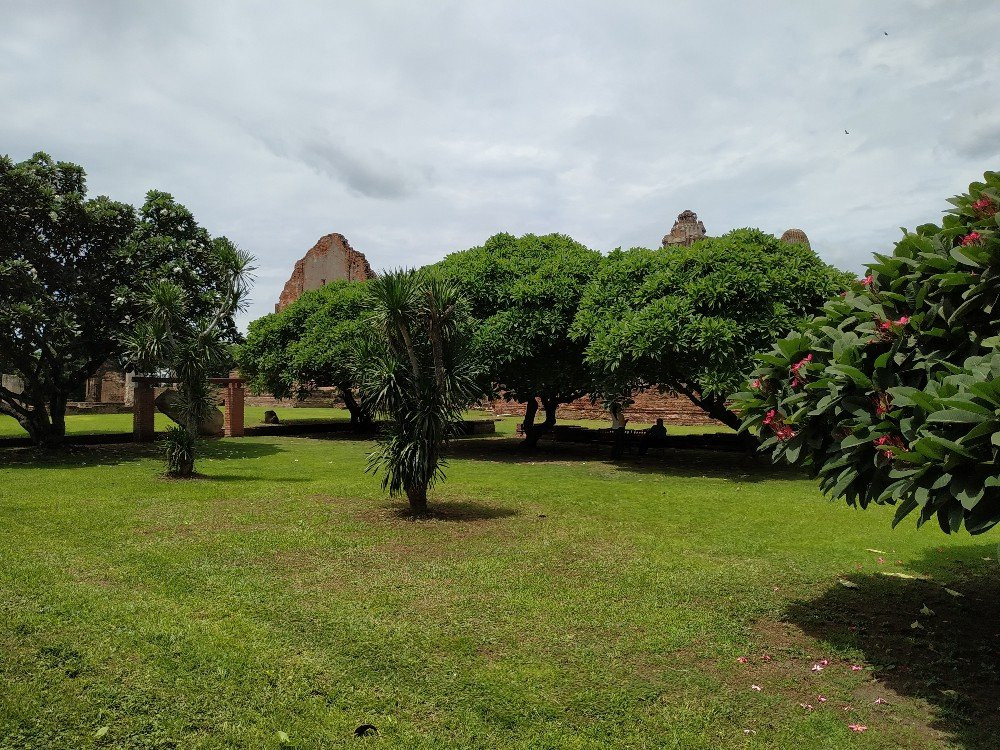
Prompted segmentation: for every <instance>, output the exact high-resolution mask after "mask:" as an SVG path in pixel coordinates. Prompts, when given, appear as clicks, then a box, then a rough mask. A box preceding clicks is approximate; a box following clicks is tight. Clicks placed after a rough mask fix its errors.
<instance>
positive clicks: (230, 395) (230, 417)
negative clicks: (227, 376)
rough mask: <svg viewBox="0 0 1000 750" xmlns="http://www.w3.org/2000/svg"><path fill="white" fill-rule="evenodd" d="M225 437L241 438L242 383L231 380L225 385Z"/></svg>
mask: <svg viewBox="0 0 1000 750" xmlns="http://www.w3.org/2000/svg"><path fill="white" fill-rule="evenodd" d="M223 433H224V434H225V436H226V437H243V381H242V380H240V379H238V378H232V379H231V380H230V381H229V382H228V383H227V384H226V420H225V423H224V425H223Z"/></svg>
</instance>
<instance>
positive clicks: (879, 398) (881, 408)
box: [872, 392, 892, 417]
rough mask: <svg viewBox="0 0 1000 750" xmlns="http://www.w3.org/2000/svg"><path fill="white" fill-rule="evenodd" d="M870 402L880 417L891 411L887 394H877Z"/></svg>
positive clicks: (890, 402) (890, 400) (890, 403)
mask: <svg viewBox="0 0 1000 750" xmlns="http://www.w3.org/2000/svg"><path fill="white" fill-rule="evenodd" d="M872 402H873V403H874V404H875V413H876V414H878V415H879V416H880V417H882V416H885V415H886V414H888V413H889V412H890V411H892V399H890V398H889V394H888V393H883V392H879V393H878V394H876V395H875V396H873V397H872Z"/></svg>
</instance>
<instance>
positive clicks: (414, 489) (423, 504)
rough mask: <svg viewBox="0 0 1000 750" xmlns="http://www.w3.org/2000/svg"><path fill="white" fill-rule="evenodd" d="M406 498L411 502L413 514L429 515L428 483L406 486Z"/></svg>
mask: <svg viewBox="0 0 1000 750" xmlns="http://www.w3.org/2000/svg"><path fill="white" fill-rule="evenodd" d="M406 499H407V500H409V502H410V512H412V513H413V515H415V516H426V515H427V485H416V484H414V485H410V486H409V487H407V488H406Z"/></svg>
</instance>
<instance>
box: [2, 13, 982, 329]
mask: <svg viewBox="0 0 1000 750" xmlns="http://www.w3.org/2000/svg"><path fill="white" fill-rule="evenodd" d="M827 6H829V7H827ZM0 17H2V18H3V19H4V25H5V33H4V34H3V35H2V36H0V100H2V101H3V102H4V103H5V105H6V106H4V107H0V151H2V152H6V153H9V154H10V155H11V156H12V157H14V158H18V159H20V158H25V157H26V156H28V155H29V154H30V153H31V152H33V151H35V150H38V149H44V150H47V151H49V152H51V153H52V154H53V155H55V156H57V157H59V158H64V159H70V160H73V161H77V162H79V163H81V164H83V165H84V166H85V167H86V169H87V171H88V174H89V176H90V185H91V189H92V190H93V191H94V192H103V193H107V194H110V195H113V196H115V197H117V198H120V199H123V200H130V201H133V202H138V201H140V200H141V199H142V196H143V194H144V193H145V191H146V190H148V189H150V188H159V189H164V190H167V191H169V192H171V193H173V194H174V195H175V196H176V197H177V198H178V199H179V200H181V201H183V202H184V203H185V204H187V205H188V206H189V208H191V210H192V211H194V213H195V215H196V216H197V217H198V218H199V220H200V221H201V222H202V223H203V224H204V225H205V226H207V227H208V228H210V230H211V231H213V232H214V233H217V234H226V235H227V236H229V237H231V238H232V239H234V240H235V241H236V242H237V243H238V244H240V245H241V246H243V247H245V248H247V249H249V250H251V251H252V252H254V253H255V254H256V255H257V256H258V258H259V263H258V265H260V266H261V268H262V269H265V271H263V272H262V273H260V274H259V277H258V281H257V285H256V288H255V292H254V307H253V308H252V310H251V312H250V315H249V317H251V318H252V317H256V316H257V315H260V314H263V313H264V312H267V311H268V310H270V309H272V306H273V304H274V301H275V299H276V298H277V295H278V292H279V291H280V288H281V285H282V283H283V281H284V276H285V275H286V274H287V273H289V272H290V270H291V266H292V263H293V262H294V261H295V260H296V259H297V258H298V257H300V256H301V255H302V253H303V252H304V251H305V250H306V249H307V248H308V247H310V246H311V245H312V244H313V243H314V242H315V240H316V238H317V237H319V236H320V235H322V234H324V233H327V232H331V231H337V232H341V233H343V234H345V235H346V236H347V237H348V238H349V239H350V241H351V244H352V245H353V246H354V247H356V248H358V249H360V250H362V251H364V252H365V253H366V254H367V256H368V258H369V260H370V261H371V262H372V264H373V266H375V267H376V268H380V267H381V268H385V267H390V266H395V265H400V264H421V263H426V262H431V261H433V260H436V259H438V258H440V257H442V256H443V255H444V254H445V253H447V252H451V251H454V250H457V249H461V248H463V247H469V246H471V245H475V244H479V243H481V242H482V241H483V239H485V237H487V236H488V235H489V234H491V233H493V232H496V231H500V230H506V231H511V232H515V233H522V232H529V231H533V232H547V231H561V232H566V233H568V234H571V235H573V236H574V237H576V238H577V239H579V240H580V241H582V242H584V243H586V244H588V245H590V246H592V247H595V248H598V249H600V250H609V249H611V248H613V247H616V246H625V247H629V246H635V245H645V246H652V245H655V244H656V243H658V241H659V238H660V237H662V235H663V234H664V232H665V231H667V230H668V229H669V228H670V225H671V223H672V222H673V219H674V217H675V216H676V215H677V214H678V213H679V212H680V211H681V210H682V209H685V208H692V209H694V210H695V211H697V212H698V213H699V215H700V216H701V218H702V219H703V220H704V221H705V223H706V225H707V227H708V229H709V231H710V232H711V233H722V232H724V231H726V230H727V229H729V228H732V227H737V226H760V227H761V228H763V229H765V230H767V231H772V232H776V233H780V232H781V231H783V230H784V229H786V228H788V227H790V226H798V227H801V228H803V229H804V230H805V231H806V232H807V233H808V234H809V236H810V238H811V239H812V241H813V244H814V247H816V248H817V250H818V251H819V252H820V253H821V254H822V255H823V256H824V257H825V258H827V260H829V261H831V262H834V263H837V264H839V265H841V266H843V267H846V268H852V269H860V267H861V266H862V264H863V263H864V262H865V261H866V260H868V259H869V258H870V254H871V252H872V251H873V250H879V251H883V252H884V251H887V250H889V249H890V248H891V245H892V242H893V241H894V240H895V239H896V238H897V237H898V232H899V230H898V227H900V226H914V225H916V224H919V223H923V222H925V221H928V220H934V219H935V218H937V217H939V216H940V213H941V211H942V210H944V208H946V204H945V198H946V197H948V196H950V195H953V194H955V193H956V192H959V191H960V190H962V189H963V188H964V187H965V186H966V185H967V184H968V183H969V182H970V181H972V180H974V179H976V178H977V177H979V176H980V175H981V174H982V172H983V171H984V170H985V169H990V168H992V169H996V168H998V166H1000V164H998V162H1000V120H998V119H997V117H998V113H1000V108H998V106H997V105H996V104H995V102H997V101H1000V78H998V77H997V76H996V75H995V72H994V71H996V70H997V69H1000V47H998V46H997V45H996V44H995V43H994V41H993V40H995V39H997V38H998V36H1000V12H998V11H997V10H996V9H994V8H993V7H992V6H990V4H989V3H985V4H984V3H982V2H966V1H963V2H952V1H950V0H949V1H947V2H944V1H942V2H936V1H925V2H911V1H910V0H887V1H886V2H880V3H869V2H864V0H849V1H845V2H841V3H836V4H827V5H822V4H818V3H799V4H790V3H785V2H780V3H779V2H764V3H752V4H747V3H739V2H736V1H735V0H725V1H724V0H717V1H715V2H695V1H694V0H691V1H690V2H672V3H649V2H644V1H642V0H626V1H625V2H620V3H614V4H610V3H606V2H598V1H597V0H576V1H574V2H570V1H569V0H554V1H553V2H549V3H536V2H528V0H515V2H510V3H503V4H498V3H489V2H485V1H484V2H459V1H458V0H452V1H442V2H431V3H421V4H403V3H398V2H372V3H358V4H330V3H322V2H299V3H295V4H290V5H282V6H276V5H274V4H273V3H264V2H249V3H248V2H235V1H233V0H229V1H223V0H220V1H219V2H213V3H197V2H194V1H193V0H192V1H190V2H174V3H160V4H151V3H133V2H127V1H126V0H118V1H117V2H101V1H100V0H94V2H89V3H86V4H82V3H76V2H55V1H53V2H46V3H37V4H28V3H20V2H7V1H6V0H0ZM884 31H888V32H889V36H885V35H884V33H883V32H884ZM845 129H847V130H849V131H850V135H845V134H844V130H845ZM282 269H285V271H282Z"/></svg>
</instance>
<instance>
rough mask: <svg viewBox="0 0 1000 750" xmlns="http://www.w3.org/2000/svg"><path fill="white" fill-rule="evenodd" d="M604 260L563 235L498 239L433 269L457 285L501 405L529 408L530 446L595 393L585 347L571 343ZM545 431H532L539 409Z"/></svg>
mask: <svg viewBox="0 0 1000 750" xmlns="http://www.w3.org/2000/svg"><path fill="white" fill-rule="evenodd" d="M600 263H601V255H600V253H598V252H596V251H595V250H590V249H589V248H587V247H584V246H583V245H581V244H580V243H579V242H576V241H575V240H573V239H572V238H570V237H567V236H566V235H561V234H548V235H543V236H537V235H533V234H526V235H523V236H522V237H514V236H513V235H510V234H496V235H493V236H492V237H490V238H489V239H488V240H487V241H486V242H485V243H483V244H482V245H481V246H479V247H474V248H470V249H468V250H463V251H461V252H457V253H452V254H451V255H448V256H447V257H446V258H445V259H444V260H442V261H441V262H440V263H438V264H436V265H435V266H434V270H435V273H438V274H441V275H442V277H443V278H446V279H450V280H452V281H454V282H455V283H456V284H458V285H459V287H460V288H461V290H462V293H463V295H464V296H465V298H466V299H467V300H468V302H469V308H470V314H471V316H472V318H473V320H474V334H473V342H472V349H473V353H474V356H475V358H476V360H477V361H478V363H479V365H480V366H481V368H482V371H483V374H484V376H485V377H486V378H488V379H489V381H490V382H491V384H492V386H493V387H494V388H496V389H497V390H498V391H499V392H500V393H501V395H502V396H503V398H506V399H508V400H513V401H523V402H527V409H526V413H525V421H524V428H525V433H526V435H527V436H528V440H529V441H533V440H537V437H538V435H539V434H540V432H541V430H542V429H546V428H548V427H551V425H552V424H554V423H555V418H556V408H557V407H558V405H559V404H562V403H568V402H570V401H573V400H574V399H577V398H579V397H581V396H583V395H586V394H587V393H588V392H589V389H590V387H591V384H592V379H591V377H590V375H589V373H588V368H587V365H586V363H585V362H584V358H583V355H584V343H583V342H581V341H577V340H574V339H572V338H570V336H569V329H570V326H571V325H572V323H573V319H574V317H575V316H576V312H577V308H578V307H579V303H580V297H581V295H582V293H583V290H584V288H585V287H586V285H587V282H588V281H589V280H590V278H591V276H592V275H593V274H594V273H595V272H596V271H597V269H598V267H599V266H600ZM536 399H539V400H541V402H542V406H543V408H544V409H545V412H546V419H545V423H544V424H543V425H542V426H541V428H539V429H534V416H535V413H536V410H537V408H538V407H537V403H538V402H537V401H536Z"/></svg>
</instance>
